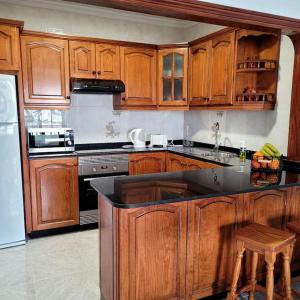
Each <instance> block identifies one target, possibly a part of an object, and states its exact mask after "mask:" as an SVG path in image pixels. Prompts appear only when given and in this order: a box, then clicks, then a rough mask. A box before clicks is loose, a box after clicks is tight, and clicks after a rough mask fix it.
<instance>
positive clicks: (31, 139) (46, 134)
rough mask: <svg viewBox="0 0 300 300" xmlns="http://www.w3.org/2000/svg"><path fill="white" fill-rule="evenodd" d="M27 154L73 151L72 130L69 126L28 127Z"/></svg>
mask: <svg viewBox="0 0 300 300" xmlns="http://www.w3.org/2000/svg"><path fill="white" fill-rule="evenodd" d="M27 145H28V152H29V154H37V153H55V152H74V151H75V145H74V132H73V130H72V129H71V128H28V130H27Z"/></svg>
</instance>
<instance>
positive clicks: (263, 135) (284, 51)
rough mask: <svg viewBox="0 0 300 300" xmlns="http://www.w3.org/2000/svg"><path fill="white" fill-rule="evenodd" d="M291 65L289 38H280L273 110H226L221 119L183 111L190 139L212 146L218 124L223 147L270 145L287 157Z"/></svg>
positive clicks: (204, 112)
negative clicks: (214, 124) (275, 102)
mask: <svg viewBox="0 0 300 300" xmlns="http://www.w3.org/2000/svg"><path fill="white" fill-rule="evenodd" d="M293 63H294V49H293V45H292V43H291V41H290V39H289V38H288V37H286V36H283V37H282V42H281V49H280V63H279V64H280V66H279V81H278V92H277V97H278V99H277V101H278V103H277V105H276V109H275V110H274V111H265V112H238V111H227V112H223V115H222V116H220V114H218V112H215V111H189V112H185V116H184V119H185V126H190V134H191V135H192V140H194V141H198V142H204V143H214V138H213V130H212V126H213V123H214V122H219V123H220V130H221V143H222V145H225V146H231V147H239V146H240V141H242V140H244V141H246V145H247V148H248V149H251V150H256V149H259V148H260V147H261V146H263V145H264V143H266V142H271V143H273V144H274V145H277V146H278V148H279V149H280V151H281V152H283V153H284V154H285V155H286V153H287V145H288V131H289V116H290V104H291V86H292V70H293Z"/></svg>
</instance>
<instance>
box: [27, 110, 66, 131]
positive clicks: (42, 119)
mask: <svg viewBox="0 0 300 300" xmlns="http://www.w3.org/2000/svg"><path fill="white" fill-rule="evenodd" d="M70 117H71V114H70V110H50V109H42V110H34V109H26V110H25V123H26V127H27V128H28V127H70V120H71V118H70Z"/></svg>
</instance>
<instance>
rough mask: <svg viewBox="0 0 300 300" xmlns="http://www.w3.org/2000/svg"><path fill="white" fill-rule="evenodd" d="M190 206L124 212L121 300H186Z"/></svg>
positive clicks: (120, 263)
mask: <svg viewBox="0 0 300 300" xmlns="http://www.w3.org/2000/svg"><path fill="white" fill-rule="evenodd" d="M186 206H187V204H186V202H183V203H174V204H170V205H158V206H156V205H155V206H150V207H144V208H140V209H129V210H126V209H124V210H121V211H120V214H119V228H120V229H119V230H120V231H122V229H125V228H127V229H128V231H127V232H126V233H125V232H120V236H119V237H120V246H121V248H120V256H119V257H120V259H119V267H120V272H121V273H120V276H119V278H121V280H120V282H119V285H120V297H119V299H130V300H143V299H178V300H179V299H185V298H184V295H185V260H186V220H187V207H186Z"/></svg>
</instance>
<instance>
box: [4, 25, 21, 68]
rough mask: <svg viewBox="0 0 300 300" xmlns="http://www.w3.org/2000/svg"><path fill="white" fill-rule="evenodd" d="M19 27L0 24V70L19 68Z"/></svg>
mask: <svg viewBox="0 0 300 300" xmlns="http://www.w3.org/2000/svg"><path fill="white" fill-rule="evenodd" d="M19 30H20V29H19V27H17V26H10V25H4V24H0V70H1V71H17V70H19V69H20V39H19Z"/></svg>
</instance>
